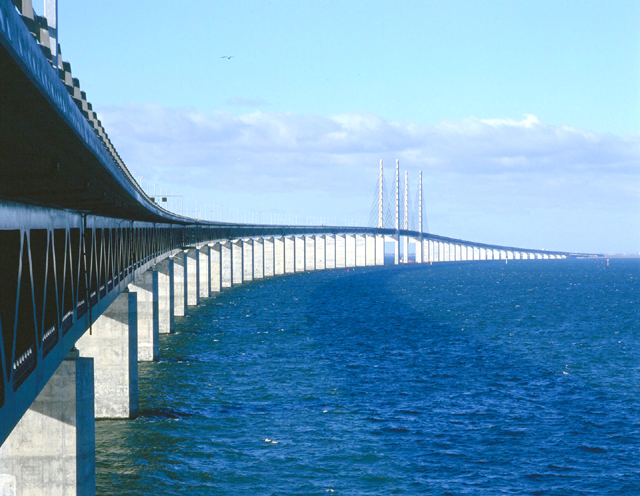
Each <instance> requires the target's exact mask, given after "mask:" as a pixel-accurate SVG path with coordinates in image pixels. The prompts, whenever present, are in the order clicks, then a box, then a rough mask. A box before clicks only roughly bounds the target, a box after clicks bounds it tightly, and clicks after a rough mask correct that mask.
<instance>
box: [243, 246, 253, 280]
mask: <svg viewBox="0 0 640 496" xmlns="http://www.w3.org/2000/svg"><path fill="white" fill-rule="evenodd" d="M248 281H253V240H252V239H245V240H243V241H242V282H248Z"/></svg>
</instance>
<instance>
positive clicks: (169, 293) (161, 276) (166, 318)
mask: <svg viewBox="0 0 640 496" xmlns="http://www.w3.org/2000/svg"><path fill="white" fill-rule="evenodd" d="M154 268H155V270H157V271H158V333H159V334H169V333H170V332H171V330H172V329H173V324H174V319H173V297H174V295H173V260H172V259H171V258H166V259H164V260H163V261H162V262H159V263H157V264H156V266H155V267H154Z"/></svg>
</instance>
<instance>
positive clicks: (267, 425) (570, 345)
mask: <svg viewBox="0 0 640 496" xmlns="http://www.w3.org/2000/svg"><path fill="white" fill-rule="evenodd" d="M639 277H640V260H619V259H616V260H611V263H610V265H609V266H606V265H605V262H604V261H603V260H598V261H596V260H544V261H543V260H522V261H519V260H511V261H509V263H508V264H505V263H504V262H497V261H496V262H482V263H480V262H475V263H473V262H471V263H443V264H437V265H433V266H428V265H424V266H420V265H407V266H398V267H394V266H387V267H378V268H375V267H372V268H358V269H355V270H354V269H351V270H350V271H349V272H347V271H346V270H344V269H341V270H335V271H322V272H316V273H305V274H296V275H290V276H286V277H279V278H275V279H269V280H264V281H259V282H253V283H250V284H246V285H243V286H241V287H238V288H234V289H232V290H228V291H225V292H223V293H221V294H219V295H217V296H216V297H214V298H211V299H209V300H207V301H206V302H205V303H204V304H202V305H201V306H200V307H198V308H197V309H193V310H192V311H191V313H190V315H189V316H188V317H185V318H184V319H178V321H177V323H176V332H175V333H174V334H172V335H167V336H163V337H162V338H161V357H162V358H161V360H160V362H159V363H147V364H140V370H139V374H140V406H141V416H140V418H138V419H137V420H135V421H104V422H99V423H98V425H97V429H96V438H97V469H98V493H99V494H136V495H139V494H145V495H146V494H182V495H187V494H188V495H200V494H223V495H245V494H246V495H271V494H273V495H293V494H295V495H320V494H323V495H324V494H349V495H369V494H372V495H373V494H375V495H386V494H436V495H437V494H539V495H569V494H597V495H602V494H611V495H621V494H639V493H640V361H639V358H640V356H639V353H640V348H639V345H640V336H639V333H638V313H639V305H638V303H639V301H640V294H639V293H640V284H639Z"/></svg>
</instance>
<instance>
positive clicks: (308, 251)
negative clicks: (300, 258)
mask: <svg viewBox="0 0 640 496" xmlns="http://www.w3.org/2000/svg"><path fill="white" fill-rule="evenodd" d="M303 239H304V270H316V239H315V236H304V237H303Z"/></svg>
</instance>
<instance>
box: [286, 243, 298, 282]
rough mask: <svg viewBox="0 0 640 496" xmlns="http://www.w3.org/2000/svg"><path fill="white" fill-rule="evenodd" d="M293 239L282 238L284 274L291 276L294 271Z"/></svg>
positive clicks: (294, 253)
mask: <svg viewBox="0 0 640 496" xmlns="http://www.w3.org/2000/svg"><path fill="white" fill-rule="evenodd" d="M295 264H296V250H295V238H294V237H293V236H292V237H288V238H287V237H285V238H284V273H285V274H293V273H294V272H295V270H296V265H295Z"/></svg>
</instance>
